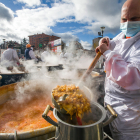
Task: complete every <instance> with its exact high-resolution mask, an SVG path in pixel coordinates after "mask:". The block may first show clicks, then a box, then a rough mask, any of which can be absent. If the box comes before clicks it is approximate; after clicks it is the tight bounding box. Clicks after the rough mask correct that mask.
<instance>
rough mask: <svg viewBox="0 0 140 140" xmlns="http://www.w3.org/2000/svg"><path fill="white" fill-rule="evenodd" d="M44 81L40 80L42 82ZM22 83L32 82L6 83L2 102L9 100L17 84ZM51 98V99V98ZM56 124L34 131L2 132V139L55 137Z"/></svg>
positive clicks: (0, 101) (16, 139)
mask: <svg viewBox="0 0 140 140" xmlns="http://www.w3.org/2000/svg"><path fill="white" fill-rule="evenodd" d="M32 83H37V82H36V81H32ZM41 83H42V81H41V82H40V84H41ZM18 84H20V86H23V87H24V85H26V84H27V85H29V84H30V82H29V81H27V82H18V83H14V84H10V85H5V86H2V87H0V104H4V103H5V102H6V101H7V100H9V99H10V98H11V97H12V96H13V95H14V92H15V90H16V86H17V85H18ZM50 100H51V99H50ZM55 130H56V127H55V126H48V127H44V128H41V129H36V130H33V131H26V132H20V133H16V131H15V133H0V140H26V139H27V140H46V139H49V138H52V137H54V135H55Z"/></svg>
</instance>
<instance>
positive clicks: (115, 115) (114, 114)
mask: <svg viewBox="0 0 140 140" xmlns="http://www.w3.org/2000/svg"><path fill="white" fill-rule="evenodd" d="M106 108H107V109H108V110H109V111H110V113H111V114H112V115H111V116H110V117H109V119H108V120H107V121H106V122H104V123H103V127H104V126H106V125H108V124H109V123H111V122H112V121H113V120H114V119H115V118H117V116H118V115H117V113H116V112H115V111H114V110H113V108H112V107H111V106H110V105H106Z"/></svg>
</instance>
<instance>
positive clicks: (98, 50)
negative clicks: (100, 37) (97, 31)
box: [95, 43, 109, 54]
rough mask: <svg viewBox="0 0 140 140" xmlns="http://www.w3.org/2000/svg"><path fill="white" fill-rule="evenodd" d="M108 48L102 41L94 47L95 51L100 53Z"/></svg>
mask: <svg viewBox="0 0 140 140" xmlns="http://www.w3.org/2000/svg"><path fill="white" fill-rule="evenodd" d="M107 50H109V48H108V46H107V44H106V43H102V44H101V45H99V46H98V47H97V48H96V50H95V51H96V53H98V52H100V53H102V54H103V53H104V52H105V51H107Z"/></svg>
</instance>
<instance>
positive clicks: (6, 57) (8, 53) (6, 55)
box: [1, 48, 20, 67]
mask: <svg viewBox="0 0 140 140" xmlns="http://www.w3.org/2000/svg"><path fill="white" fill-rule="evenodd" d="M17 62H18V63H20V62H19V58H18V55H17V52H16V50H14V49H12V48H8V49H7V50H5V51H4V52H3V54H2V56H1V65H2V66H6V67H9V66H17Z"/></svg>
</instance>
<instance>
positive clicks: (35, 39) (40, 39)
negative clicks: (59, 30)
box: [28, 33, 60, 49]
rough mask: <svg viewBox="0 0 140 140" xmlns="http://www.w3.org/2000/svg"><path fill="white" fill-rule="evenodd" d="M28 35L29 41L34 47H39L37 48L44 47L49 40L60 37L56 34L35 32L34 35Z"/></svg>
mask: <svg viewBox="0 0 140 140" xmlns="http://www.w3.org/2000/svg"><path fill="white" fill-rule="evenodd" d="M28 37H29V43H30V44H31V45H32V46H34V49H39V48H44V47H46V46H47V45H48V43H49V42H50V41H53V40H56V39H60V37H58V36H54V35H52V36H50V35H47V34H44V33H42V34H35V35H30V36H28Z"/></svg>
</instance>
